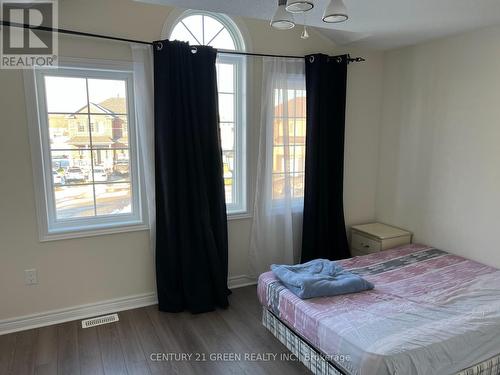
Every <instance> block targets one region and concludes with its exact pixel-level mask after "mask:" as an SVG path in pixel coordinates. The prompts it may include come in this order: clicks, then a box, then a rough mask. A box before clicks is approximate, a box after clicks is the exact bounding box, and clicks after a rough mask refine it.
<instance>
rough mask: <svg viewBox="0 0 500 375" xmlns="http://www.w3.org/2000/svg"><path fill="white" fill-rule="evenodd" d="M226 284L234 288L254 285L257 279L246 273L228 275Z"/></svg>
mask: <svg viewBox="0 0 500 375" xmlns="http://www.w3.org/2000/svg"><path fill="white" fill-rule="evenodd" d="M227 284H228V288H229V289H236V288H241V287H244V286H249V285H255V284H257V280H255V278H254V277H250V276H248V275H238V276H231V277H229V278H228V280H227Z"/></svg>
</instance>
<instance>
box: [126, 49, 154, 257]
mask: <svg viewBox="0 0 500 375" xmlns="http://www.w3.org/2000/svg"><path fill="white" fill-rule="evenodd" d="M131 49H132V60H133V66H134V93H135V97H134V99H135V112H136V123H137V137H138V143H139V145H138V146H139V147H138V149H139V167H140V172H141V173H140V176H141V186H142V187H143V189H144V194H143V198H145V199H143V201H142V204H145V205H146V206H147V212H148V221H149V228H150V232H149V237H150V248H151V251H152V252H153V254H154V252H155V246H156V219H155V217H156V216H155V157H154V92H153V89H154V85H153V50H152V47H151V46H148V45H140V44H132V45H131Z"/></svg>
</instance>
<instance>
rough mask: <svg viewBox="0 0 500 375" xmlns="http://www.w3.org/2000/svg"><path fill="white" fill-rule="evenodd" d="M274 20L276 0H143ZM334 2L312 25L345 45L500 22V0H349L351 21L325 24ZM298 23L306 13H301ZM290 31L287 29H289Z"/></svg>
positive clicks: (388, 42)
mask: <svg viewBox="0 0 500 375" xmlns="http://www.w3.org/2000/svg"><path fill="white" fill-rule="evenodd" d="M138 1H144V2H148V3H156V4H164V5H173V6H177V7H181V8H191V9H201V10H208V11H213V12H219V13H226V14H229V15H235V16H241V17H250V18H258V19H263V20H269V19H270V18H271V17H272V14H273V12H274V10H275V8H276V4H277V1H276V0H138ZM327 2H328V0H314V3H315V7H314V9H313V10H312V11H310V12H308V13H307V24H308V25H311V26H315V27H318V28H320V29H319V31H320V32H321V33H323V34H324V35H326V36H327V37H329V38H330V39H332V40H333V41H334V42H335V43H337V44H340V45H351V46H359V47H369V48H374V49H390V48H396V47H401V46H406V45H411V44H416V43H420V42H423V41H426V40H430V39H434V38H439V37H443V36H447V35H452V34H456V33H460V32H464V31H467V30H472V29H476V28H480V27H485V26H490V25H495V24H500V0H345V3H346V6H347V9H348V13H349V17H350V18H349V20H348V21H347V22H344V23H341V24H333V25H331V24H330V25H329V24H325V23H324V22H322V20H321V18H322V12H323V10H324V9H325V7H326V4H327ZM296 22H297V23H298V24H302V23H303V17H302V16H300V15H299V16H298V17H296ZM284 32H286V31H284Z"/></svg>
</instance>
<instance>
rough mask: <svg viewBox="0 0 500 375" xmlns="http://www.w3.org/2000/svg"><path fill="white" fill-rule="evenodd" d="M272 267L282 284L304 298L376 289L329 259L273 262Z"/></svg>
mask: <svg viewBox="0 0 500 375" xmlns="http://www.w3.org/2000/svg"><path fill="white" fill-rule="evenodd" d="M271 270H272V271H273V273H274V275H275V276H276V277H277V278H278V279H279V280H280V281H281V282H282V283H283V285H285V286H286V287H287V288H288V289H290V291H292V292H293V293H294V294H295V295H296V296H297V297H299V298H302V299H306V298H314V297H327V296H337V295H340V294H347V293H357V292H362V291H364V290H369V289H373V284H372V283H370V282H369V281H366V280H364V279H363V278H362V277H360V276H358V275H355V274H353V273H351V272H349V271H346V270H345V269H344V268H343V267H342V266H341V265H340V264H338V263H337V262H334V261H330V260H327V259H315V260H311V261H310V262H307V263H304V264H297V265H294V266H289V265H278V264H273V265H272V266H271Z"/></svg>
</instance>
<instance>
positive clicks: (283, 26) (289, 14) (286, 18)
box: [271, 0, 349, 39]
mask: <svg viewBox="0 0 500 375" xmlns="http://www.w3.org/2000/svg"><path fill="white" fill-rule="evenodd" d="M313 1H314V0H278V8H277V9H276V11H275V12H274V16H273V18H272V19H271V26H272V27H274V28H275V29H278V30H289V29H293V28H294V27H295V20H294V18H293V13H295V14H296V13H302V14H304V32H303V33H302V35H301V38H302V39H307V38H308V37H309V34H308V32H307V27H306V22H305V15H306V12H308V11H310V10H311V9H312V8H314V3H313ZM348 19H349V16H348V15H347V8H346V6H345V4H344V0H329V1H328V6H327V7H326V9H325V12H324V13H323V22H325V23H339V22H344V21H347V20H348Z"/></svg>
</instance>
